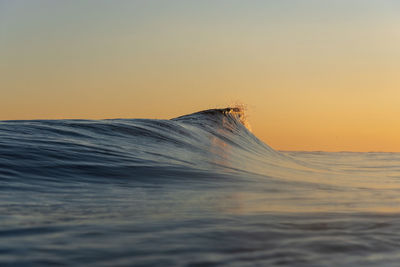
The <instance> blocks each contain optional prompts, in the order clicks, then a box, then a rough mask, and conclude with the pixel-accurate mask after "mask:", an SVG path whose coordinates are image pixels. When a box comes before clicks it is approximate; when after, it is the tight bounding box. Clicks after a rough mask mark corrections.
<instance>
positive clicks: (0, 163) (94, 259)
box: [0, 108, 400, 266]
mask: <svg viewBox="0 0 400 267" xmlns="http://www.w3.org/2000/svg"><path fill="white" fill-rule="evenodd" d="M399 181H400V154H398V153H354V152H351V153H350V152H346V153H345V152H343V153H324V152H278V151H275V150H274V149H272V148H271V147H269V146H268V145H266V144H265V143H263V142H262V141H260V140H259V139H258V138H257V137H256V136H255V135H253V133H252V132H251V131H250V130H249V128H248V123H247V122H246V119H245V114H244V112H243V110H242V109H240V108H226V109H212V110H205V111H200V112H197V113H193V114H190V115H185V116H181V117H178V118H174V119H171V120H150V119H113V120H29V121H3V122H0V190H1V194H0V214H1V215H0V218H1V225H2V227H1V229H0V238H1V240H2V241H0V264H1V265H85V266H87V265H96V266H98V265H112V266H124V265H129V266H132V265H137V266H186V265H188V266H191V265H193V266H194V265H205V266H208V265H211V266H213V265H235V266H236V265H237V266H242V265H243V266H254V265H261V266H264V265H296V266H299V265H300V266H301V265H304V266H310V265H313V266H314V265H315V266H320V265H335V266H336V265H348V266H354V265H377V264H385V266H390V265H393V266H395V265H397V263H398V260H399V259H398V255H399V251H400V246H399V242H398V240H400V234H398V233H399V232H400V231H399V230H400V229H399V225H400V223H399V222H400V221H399V220H400V216H399V214H400V213H399V212H400V198H399V197H398V195H399V192H400V182H399Z"/></svg>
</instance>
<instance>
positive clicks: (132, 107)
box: [0, 0, 400, 151]
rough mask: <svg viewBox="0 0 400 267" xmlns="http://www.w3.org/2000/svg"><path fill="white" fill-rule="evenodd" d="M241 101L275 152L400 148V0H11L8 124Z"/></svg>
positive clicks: (5, 46)
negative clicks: (11, 121) (277, 150)
mask: <svg viewBox="0 0 400 267" xmlns="http://www.w3.org/2000/svg"><path fill="white" fill-rule="evenodd" d="M235 103H241V104H246V105H247V108H248V115H249V121H250V123H251V125H252V128H253V132H254V133H255V134H256V135H257V136H258V137H259V138H261V139H262V140H263V141H264V142H266V143H267V144H269V145H270V146H272V147H273V148H275V149H279V150H324V151H343V150H346V151H400V1H394V0H393V1H386V0H376V1H369V0H358V1H356V0H343V1H340V0H336V1H323V0H322V1H321V0H315V1H307V0H299V1H295V0H293V1H289V0H276V1H251V0H247V1H239V0H237V1H236V0H226V1H215V0H213V1H205V0H201V1H189V0H185V1H164V0H160V1H151V0H148V1H145V0H143V1H102V0H93V1H53V0H49V1H36V0H35V1H34V0H26V1H19V0H9V1H4V0H0V120H14V119H61V118H63V119H64V118H65V119H66V118H90V119H100V118H157V119H168V118H172V117H176V116H179V115H183V114H187V113H192V112H196V111H199V110H202V109H208V108H215V107H226V106H228V105H233V104H235Z"/></svg>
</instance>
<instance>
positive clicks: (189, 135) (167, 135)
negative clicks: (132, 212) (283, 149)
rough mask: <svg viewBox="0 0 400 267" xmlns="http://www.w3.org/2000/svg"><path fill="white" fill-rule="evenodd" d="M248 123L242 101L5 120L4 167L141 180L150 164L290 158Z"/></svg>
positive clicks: (203, 166)
mask: <svg viewBox="0 0 400 267" xmlns="http://www.w3.org/2000/svg"><path fill="white" fill-rule="evenodd" d="M248 127H249V124H248V123H247V121H246V117H245V114H244V111H243V109H242V108H238V107H233V108H225V109H210V110H204V111H200V112H196V113H193V114H189V115H184V116H180V117H177V118H173V119H171V120H153V119H111V120H30V121H3V122H2V123H1V124H0V135H1V139H0V149H1V151H2V159H1V161H0V167H1V169H2V172H3V175H4V176H3V179H4V177H11V176H12V177H15V175H16V174H17V176H18V177H26V175H27V174H29V176H31V177H32V176H34V177H37V178H41V179H58V178H60V177H62V178H65V177H67V178H76V177H79V175H78V174H83V177H85V178H86V179H87V178H92V179H95V178H96V177H98V176H100V177H108V178H110V177H111V178H115V177H127V176H129V178H130V179H136V178H137V175H132V174H138V173H139V170H140V169H142V170H143V168H148V169H157V168H158V169H159V170H164V171H159V172H160V173H164V172H165V171H166V170H173V171H174V172H175V171H176V170H177V169H179V168H181V169H184V170H185V171H187V170H189V169H190V170H198V171H214V172H218V171H222V170H224V171H229V172H240V171H241V172H257V171H260V166H261V168H263V169H264V170H265V166H268V165H269V166H270V167H272V166H275V165H277V164H278V162H280V163H279V164H282V163H283V162H285V161H286V163H288V162H289V161H290V160H289V159H288V157H286V156H283V155H281V154H280V153H279V152H277V151H275V150H274V149H272V148H271V147H269V146H268V145H266V144H264V143H263V142H262V141H261V140H259V139H258V138H257V137H256V136H254V135H253V134H252V133H251V131H250V130H249V128H248ZM260 162H262V164H261V165H260ZM291 163H293V162H291ZM257 165H258V166H257ZM7 173H8V174H9V175H7ZM77 175H78V176H77ZM81 177H82V175H81Z"/></svg>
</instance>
